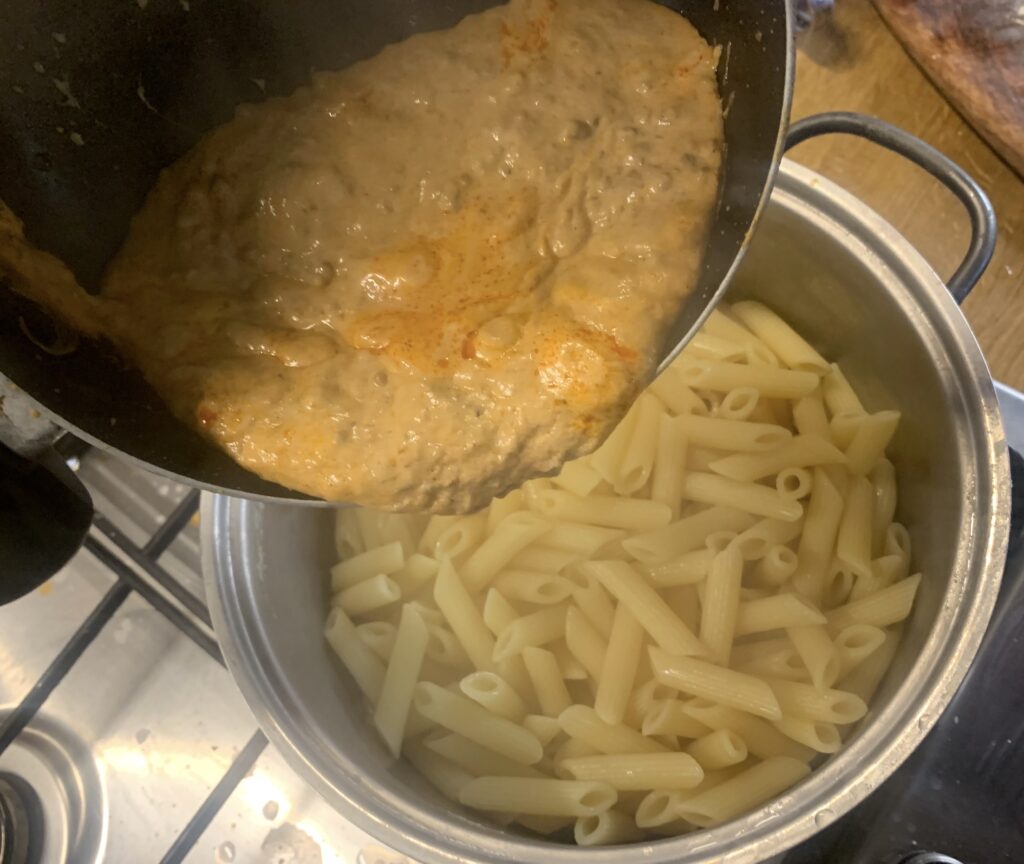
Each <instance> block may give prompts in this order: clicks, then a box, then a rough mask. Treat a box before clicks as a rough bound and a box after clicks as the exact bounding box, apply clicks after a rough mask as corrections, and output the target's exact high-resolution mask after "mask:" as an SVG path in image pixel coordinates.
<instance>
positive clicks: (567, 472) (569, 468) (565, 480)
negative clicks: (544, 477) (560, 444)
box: [553, 459, 603, 497]
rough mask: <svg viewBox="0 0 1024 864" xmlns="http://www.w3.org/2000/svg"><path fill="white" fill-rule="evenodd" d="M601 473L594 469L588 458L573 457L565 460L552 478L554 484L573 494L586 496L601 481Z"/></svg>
mask: <svg viewBox="0 0 1024 864" xmlns="http://www.w3.org/2000/svg"><path fill="white" fill-rule="evenodd" d="M602 479H603V478H602V477H601V475H600V474H599V473H598V472H597V470H595V469H594V468H593V467H592V466H591V464H590V460H589V459H575V460H573V461H572V462H566V463H565V465H563V466H562V470H561V471H559V472H558V476H557V477H554V478H553V482H554V484H555V485H556V486H559V487H561V488H562V489H565V490H566V491H567V492H572V494H573V495H579V496H581V497H586V496H587V495H589V494H590V493H591V492H593V491H594V490H595V489H596V488H597V487H598V486H599V485H600V483H601V482H602Z"/></svg>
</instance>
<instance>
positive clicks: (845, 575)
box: [821, 559, 856, 609]
mask: <svg viewBox="0 0 1024 864" xmlns="http://www.w3.org/2000/svg"><path fill="white" fill-rule="evenodd" d="M855 579H856V577H855V576H854V575H853V571H852V570H851V569H850V568H849V567H848V566H847V565H845V564H844V563H843V562H842V561H840V560H839V559H835V560H833V561H832V566H831V567H830V568H829V574H828V578H827V579H826V581H825V595H824V597H822V600H821V605H822V608H824V609H834V608H835V607H836V606H842V605H843V604H844V603H845V602H846V601H847V600H849V599H850V594H851V592H852V591H853V586H854V581H855Z"/></svg>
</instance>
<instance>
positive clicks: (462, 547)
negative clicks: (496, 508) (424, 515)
mask: <svg viewBox="0 0 1024 864" xmlns="http://www.w3.org/2000/svg"><path fill="white" fill-rule="evenodd" d="M486 535H487V514H486V513H474V514H473V515H472V516H463V517H462V518H460V519H458V520H456V521H455V522H453V523H452V524H451V525H449V526H448V527H447V528H445V530H444V531H443V532H442V533H441V536H439V537H438V538H437V543H435V544H434V554H435V555H436V556H437V558H438V560H441V559H443V558H448V559H450V560H451V561H452V562H453V563H459V564H461V563H462V560H463V559H464V558H466V557H467V556H468V555H469V554H470V553H471V552H472V551H473V550H474V549H476V547H477V546H479V545H480V541H481V540H483V539H484V537H485V536H486Z"/></svg>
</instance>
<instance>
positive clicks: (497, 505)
mask: <svg viewBox="0 0 1024 864" xmlns="http://www.w3.org/2000/svg"><path fill="white" fill-rule="evenodd" d="M525 509H526V495H525V494H524V492H523V490H522V489H513V490H512V491H511V492H509V493H508V494H507V495H505V496H504V497H502V498H493V499H492V500H491V503H490V504H489V505H488V506H487V534H488V536H489V535H491V534H493V533H494V532H495V530H496V529H497V527H498V526H499V525H500V524H501V523H502V522H504V521H505V519H506V518H507V517H508V516H511V515H512V514H513V513H519V512H520V511H522V510H525Z"/></svg>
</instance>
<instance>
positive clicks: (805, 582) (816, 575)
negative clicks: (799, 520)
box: [793, 468, 843, 603]
mask: <svg viewBox="0 0 1024 864" xmlns="http://www.w3.org/2000/svg"><path fill="white" fill-rule="evenodd" d="M842 515H843V499H842V496H841V495H840V494H839V492H838V490H837V489H836V487H835V485H834V484H833V483H832V481H831V480H830V479H829V477H828V475H827V474H826V473H825V471H824V470H823V469H821V468H815V469H814V491H813V492H812V493H811V498H810V501H809V502H808V504H807V515H806V517H805V518H804V531H803V534H801V535H800V542H799V544H798V545H797V550H796V557H797V561H798V563H797V572H796V575H795V576H794V577H793V585H794V587H795V588H796V590H797V591H799V592H800V593H801V594H803V595H804V596H805V597H807V598H809V599H810V600H811V601H812V602H816V603H820V602H821V599H822V597H823V596H824V594H825V580H826V578H827V577H828V575H829V574H828V568H829V566H830V565H831V563H832V555H833V551H834V549H835V542H836V534H837V533H838V531H839V522H840V519H841V518H842Z"/></svg>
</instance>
